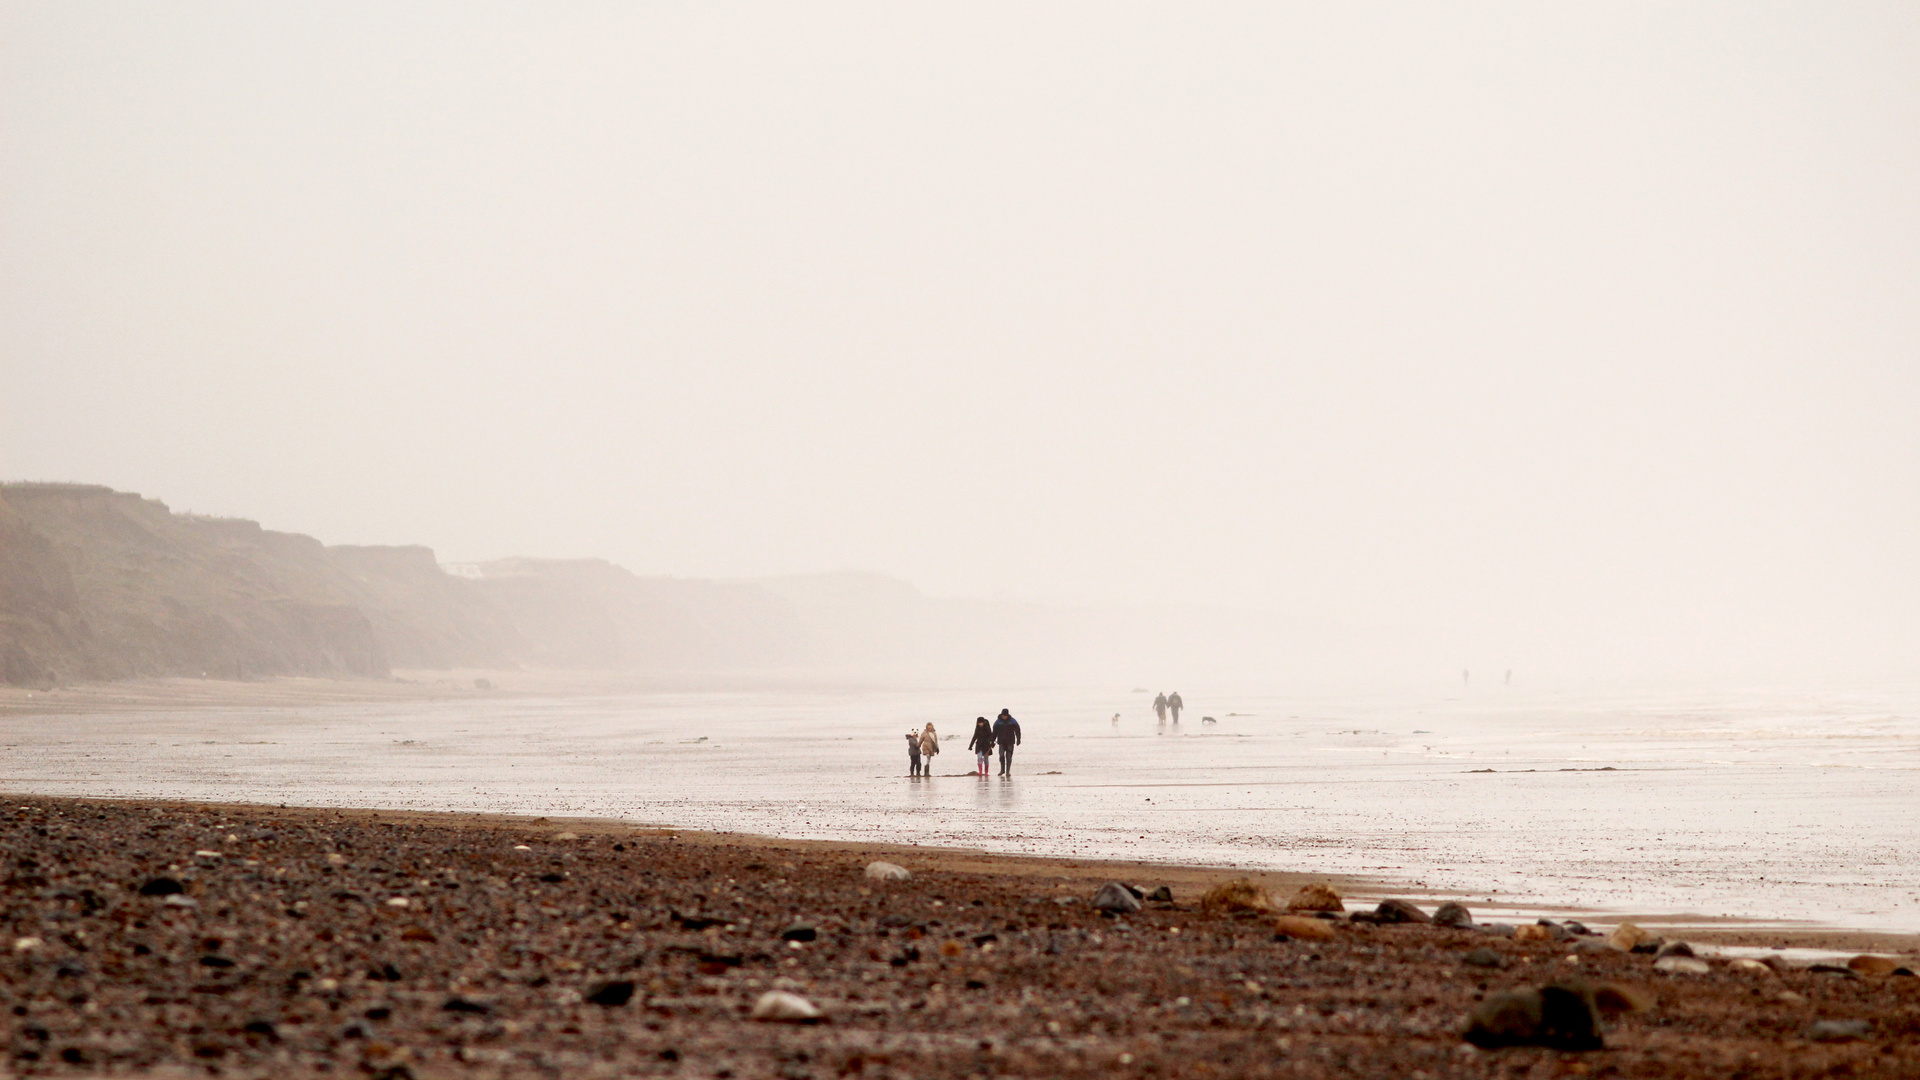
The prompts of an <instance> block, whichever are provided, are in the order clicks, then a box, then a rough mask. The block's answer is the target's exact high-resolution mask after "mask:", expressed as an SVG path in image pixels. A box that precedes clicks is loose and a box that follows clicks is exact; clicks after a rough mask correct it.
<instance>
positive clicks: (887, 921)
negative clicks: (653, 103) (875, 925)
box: [880, 915, 913, 930]
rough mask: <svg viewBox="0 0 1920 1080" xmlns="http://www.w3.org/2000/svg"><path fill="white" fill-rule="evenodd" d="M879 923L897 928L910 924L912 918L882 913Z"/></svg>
mask: <svg viewBox="0 0 1920 1080" xmlns="http://www.w3.org/2000/svg"><path fill="white" fill-rule="evenodd" d="M880 925H881V926H885V927H888V928H889V929H895V930H897V929H899V928H901V927H903V926H912V925H913V920H912V919H909V918H907V917H906V916H905V915H882V916H880Z"/></svg>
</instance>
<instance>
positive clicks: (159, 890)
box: [140, 877, 187, 896]
mask: <svg viewBox="0 0 1920 1080" xmlns="http://www.w3.org/2000/svg"><path fill="white" fill-rule="evenodd" d="M186 891H187V887H186V886H185V885H182V884H180V883H179V882H178V881H175V880H174V879H172V878H170V877H157V878H148V879H147V883H146V884H144V885H142V886H140V895H141V896H178V895H180V894H181V893H183V892H186Z"/></svg>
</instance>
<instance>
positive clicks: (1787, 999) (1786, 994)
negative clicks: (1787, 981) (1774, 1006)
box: [1773, 990, 1807, 1005]
mask: <svg viewBox="0 0 1920 1080" xmlns="http://www.w3.org/2000/svg"><path fill="white" fill-rule="evenodd" d="M1773 1000H1775V1001H1777V1002H1779V1003H1780V1004H1782V1005H1805V1004H1806V1003H1807V995H1805V994H1796V993H1794V992H1793V991H1792V990H1782V991H1780V992H1779V993H1777V994H1775V995H1773Z"/></svg>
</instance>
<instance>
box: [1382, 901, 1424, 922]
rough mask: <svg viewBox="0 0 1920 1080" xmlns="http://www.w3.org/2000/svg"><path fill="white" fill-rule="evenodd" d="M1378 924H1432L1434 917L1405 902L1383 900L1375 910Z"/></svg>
mask: <svg viewBox="0 0 1920 1080" xmlns="http://www.w3.org/2000/svg"><path fill="white" fill-rule="evenodd" d="M1373 921H1374V922H1377V923H1430V922H1432V921H1433V917H1432V916H1430V915H1428V914H1427V913H1426V912H1424V911H1421V910H1420V909H1419V908H1417V907H1415V906H1414V905H1413V904H1411V903H1409V902H1407V901H1405V900H1382V901H1380V906H1379V907H1377V908H1374V909H1373Z"/></svg>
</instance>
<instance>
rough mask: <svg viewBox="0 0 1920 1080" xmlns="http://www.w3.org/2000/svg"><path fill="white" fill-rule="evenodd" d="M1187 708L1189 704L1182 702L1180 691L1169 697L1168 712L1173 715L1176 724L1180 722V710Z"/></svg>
mask: <svg viewBox="0 0 1920 1080" xmlns="http://www.w3.org/2000/svg"><path fill="white" fill-rule="evenodd" d="M1186 707H1187V703H1186V702H1184V701H1181V700H1180V691H1178V690H1175V691H1174V692H1173V693H1171V694H1168V695H1167V711H1168V712H1170V713H1172V714H1173V722H1174V723H1176V724H1177V723H1179V722H1180V710H1181V709H1184V708H1186Z"/></svg>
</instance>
